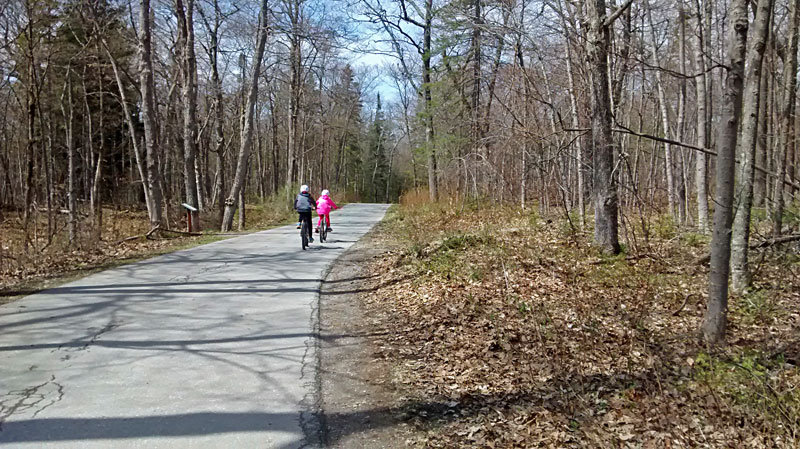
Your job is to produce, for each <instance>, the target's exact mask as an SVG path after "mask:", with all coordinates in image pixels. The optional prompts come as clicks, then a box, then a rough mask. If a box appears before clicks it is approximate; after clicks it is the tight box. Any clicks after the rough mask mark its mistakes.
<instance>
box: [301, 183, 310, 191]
mask: <svg viewBox="0 0 800 449" xmlns="http://www.w3.org/2000/svg"><path fill="white" fill-rule="evenodd" d="M303 192H308V186H307V185H305V184H303V185H302V186H300V193H303Z"/></svg>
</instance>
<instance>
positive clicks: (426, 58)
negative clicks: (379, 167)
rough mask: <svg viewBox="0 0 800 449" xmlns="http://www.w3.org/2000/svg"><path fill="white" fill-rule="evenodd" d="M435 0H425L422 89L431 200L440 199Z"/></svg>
mask: <svg viewBox="0 0 800 449" xmlns="http://www.w3.org/2000/svg"><path fill="white" fill-rule="evenodd" d="M432 28H433V0H425V26H424V27H423V37H422V90H423V96H424V98H425V148H426V149H427V151H428V193H429V194H430V199H431V201H433V202H435V201H436V200H437V199H439V189H438V180H437V179H436V148H435V147H436V143H435V142H434V130H433V99H432V96H431V56H432V55H431V32H432Z"/></svg>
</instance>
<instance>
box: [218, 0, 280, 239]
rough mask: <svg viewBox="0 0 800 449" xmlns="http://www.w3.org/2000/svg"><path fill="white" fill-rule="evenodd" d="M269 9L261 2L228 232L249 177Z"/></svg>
mask: <svg viewBox="0 0 800 449" xmlns="http://www.w3.org/2000/svg"><path fill="white" fill-rule="evenodd" d="M268 18H269V9H268V5H267V0H262V2H261V14H260V15H259V18H258V41H257V44H256V51H255V54H254V55H253V73H252V78H251V79H250V89H249V90H250V91H249V93H248V96H247V106H246V107H245V113H244V126H243V127H242V137H241V142H240V146H239V158H238V160H237V161H236V174H235V175H234V178H233V185H232V186H231V191H230V194H229V195H228V198H227V199H226V200H225V212H224V214H223V219H222V226H221V229H222V232H228V231H230V230H231V227H232V226H233V215H234V213H235V212H236V201H237V200H238V199H239V195H240V192H241V190H242V186H243V185H244V181H245V178H246V177H247V161H248V160H249V159H250V150H251V147H252V141H253V111H254V109H255V104H256V100H257V99H258V78H259V76H260V74H261V61H262V59H263V58H264V48H265V47H266V45H267V35H268V33H269V29H268V26H267V20H268Z"/></svg>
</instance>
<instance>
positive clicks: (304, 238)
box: [300, 220, 308, 251]
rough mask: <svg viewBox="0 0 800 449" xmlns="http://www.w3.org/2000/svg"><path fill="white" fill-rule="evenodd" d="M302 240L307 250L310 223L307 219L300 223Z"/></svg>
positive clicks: (304, 248)
mask: <svg viewBox="0 0 800 449" xmlns="http://www.w3.org/2000/svg"><path fill="white" fill-rule="evenodd" d="M300 241H301V244H302V245H303V251H305V250H306V248H308V223H307V222H306V221H305V220H303V223H302V224H301V225H300Z"/></svg>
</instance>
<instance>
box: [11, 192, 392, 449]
mask: <svg viewBox="0 0 800 449" xmlns="http://www.w3.org/2000/svg"><path fill="white" fill-rule="evenodd" d="M387 208H388V206H387V205H381V204H350V205H348V206H346V207H344V208H343V209H342V210H341V211H339V212H336V213H334V214H333V215H332V219H333V228H334V232H333V233H332V234H330V235H329V240H328V242H326V243H322V244H320V243H318V241H317V239H316V238H315V242H314V243H313V244H312V245H311V247H310V248H309V250H307V251H302V250H301V247H300V237H299V231H297V230H296V229H295V227H294V226H286V227H282V228H277V229H272V230H269V231H264V232H258V233H255V234H249V235H244V236H241V237H236V238H231V239H228V240H224V241H219V242H215V243H211V244H208V245H203V246H199V247H196V248H192V249H188V250H184V251H178V252H174V253H171V254H167V255H164V256H161V257H156V258H153V259H149V260H146V261H143V262H139V263H135V264H131V265H126V266H123V267H120V268H116V269H112V270H108V271H104V272H102V273H98V274H95V275H92V276H89V277H86V278H84V279H82V280H79V281H76V282H72V283H69V284H65V285H63V286H61V287H58V288H54V289H50V290H47V291H44V292H41V293H38V294H35V295H31V296H28V297H26V298H22V299H20V300H18V301H15V302H13V303H10V304H6V305H4V306H0V446H2V447H9V448H189V447H191V448H236V447H242V448H287V449H288V448H299V447H316V446H318V445H319V442H320V426H321V424H320V419H318V414H317V411H318V410H317V404H316V401H317V400H318V397H317V393H318V390H317V388H318V377H317V375H318V374H319V373H318V372H317V363H318V358H317V356H318V354H317V353H316V346H317V344H318V342H317V339H316V335H317V334H316V329H317V325H318V320H317V319H318V317H317V313H316V312H317V305H318V304H319V291H320V284H321V281H322V279H324V276H325V273H326V272H327V271H328V269H329V268H330V266H331V264H332V263H334V261H335V260H336V259H337V257H339V256H340V255H341V254H342V253H343V252H344V251H345V250H346V249H347V248H348V247H349V246H350V245H352V244H353V243H354V242H356V241H357V240H358V239H359V238H361V237H362V236H363V235H364V234H365V233H366V232H367V231H368V230H369V229H370V228H371V227H372V226H373V225H375V224H376V223H377V222H378V221H380V220H381V219H382V217H383V216H384V214H385V212H386V209H387ZM315 219H316V218H315ZM315 237H316V236H315Z"/></svg>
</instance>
